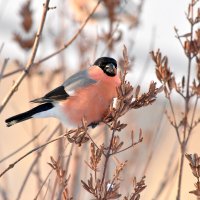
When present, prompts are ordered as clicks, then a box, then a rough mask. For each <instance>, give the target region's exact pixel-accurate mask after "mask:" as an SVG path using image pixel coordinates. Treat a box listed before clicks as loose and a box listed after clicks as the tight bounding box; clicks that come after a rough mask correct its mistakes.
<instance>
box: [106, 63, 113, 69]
mask: <svg viewBox="0 0 200 200" xmlns="http://www.w3.org/2000/svg"><path fill="white" fill-rule="evenodd" d="M114 67H115V65H114V64H112V63H109V64H107V65H106V67H105V68H114ZM115 68H116V67H115Z"/></svg>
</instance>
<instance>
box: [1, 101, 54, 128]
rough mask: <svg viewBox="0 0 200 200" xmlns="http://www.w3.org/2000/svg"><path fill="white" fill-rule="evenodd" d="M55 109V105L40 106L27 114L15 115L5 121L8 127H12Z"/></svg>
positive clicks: (45, 104)
mask: <svg viewBox="0 0 200 200" xmlns="http://www.w3.org/2000/svg"><path fill="white" fill-rule="evenodd" d="M53 107H54V105H53V104H52V103H44V104H41V105H39V106H37V107H35V108H33V109H31V110H29V111H27V112H24V113H21V114H18V115H15V116H13V117H10V118H8V119H6V120H5V122H6V125H7V126H8V127H9V126H12V125H14V124H16V123H19V122H22V121H25V120H28V119H31V118H32V117H33V115H34V114H36V113H39V112H43V111H46V110H49V109H51V108H53Z"/></svg>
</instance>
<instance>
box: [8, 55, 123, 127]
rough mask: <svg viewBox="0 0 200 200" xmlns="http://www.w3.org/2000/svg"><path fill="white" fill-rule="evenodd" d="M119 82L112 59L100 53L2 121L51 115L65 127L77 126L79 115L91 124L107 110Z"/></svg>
mask: <svg viewBox="0 0 200 200" xmlns="http://www.w3.org/2000/svg"><path fill="white" fill-rule="evenodd" d="M120 84H121V81H120V78H119V76H118V74H117V62H116V60H115V59H113V58H110V57H101V58H99V59H97V60H96V61H95V62H94V64H93V65H92V66H91V67H89V68H88V69H85V70H82V71H80V72H78V73H76V74H74V75H72V76H70V77H69V78H68V79H67V80H66V81H65V82H64V83H63V84H62V85H61V86H59V87H57V88H55V89H54V90H52V91H50V92H49V93H47V94H46V95H44V96H43V97H41V98H38V99H34V100H32V101H31V102H32V103H38V104H39V105H38V106H36V107H34V108H33V109H31V110H29V111H27V112H24V113H21V114H18V115H15V116H13V117H10V118H8V119H6V120H5V122H6V125H7V126H8V127H9V126H12V125H14V124H16V123H19V122H22V121H25V120H28V119H31V118H46V117H54V118H57V119H59V120H60V121H61V123H63V124H64V125H65V126H66V127H78V126H80V125H81V124H82V119H83V118H84V119H85V120H86V122H87V124H88V126H92V127H93V126H95V125H97V124H98V123H99V122H101V121H102V119H103V118H104V116H105V115H106V114H107V111H108V109H109V106H110V104H111V103H112V100H113V98H115V97H116V96H117V91H116V88H117V87H118V86H119V85H120Z"/></svg>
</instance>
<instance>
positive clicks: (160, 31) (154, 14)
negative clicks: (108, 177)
mask: <svg viewBox="0 0 200 200" xmlns="http://www.w3.org/2000/svg"><path fill="white" fill-rule="evenodd" d="M188 3H189V1H181V0H177V1H173V0H168V1H163V0H162V1H161V0H151V1H150V0H129V1H127V0H104V1H103V2H102V3H101V4H100V5H99V6H98V8H97V10H96V11H95V13H94V15H93V16H92V17H91V19H90V20H89V22H88V23H87V24H86V26H85V27H84V29H83V31H82V32H81V33H80V34H79V36H78V37H77V39H76V40H75V41H74V42H73V43H72V44H71V45H70V46H69V47H68V48H67V49H66V50H65V51H63V52H62V53H60V54H58V55H57V56H54V57H52V58H50V59H48V60H47V61H45V62H42V63H41V64H38V65H36V66H34V67H33V68H32V69H31V73H30V75H28V76H27V77H26V79H25V80H24V81H23V82H22V84H21V85H20V87H19V88H18V90H17V92H16V93H15V94H14V95H13V97H12V98H11V100H10V101H9V103H8V104H7V106H6V107H5V109H4V110H3V112H2V113H1V115H0V133H1V134H0V170H1V171H3V170H4V169H5V168H6V167H7V166H8V165H9V164H10V163H12V162H14V161H15V160H16V159H17V158H19V157H20V156H22V155H23V154H24V153H26V152H28V151H29V150H31V149H32V148H34V147H36V146H38V145H41V144H43V143H44V142H45V141H46V140H47V138H48V137H50V135H51V134H52V133H53V131H54V129H55V128H56V127H58V128H57V129H56V133H55V135H54V136H58V135H59V134H62V133H63V132H64V131H65V130H64V128H63V127H62V126H61V125H58V121H57V120H56V119H41V120H31V121H27V122H24V123H22V124H17V125H15V126H12V127H10V128H7V127H6V126H5V123H4V120H5V119H6V118H8V117H10V116H11V115H15V114H17V113H19V112H23V111H25V110H26V109H29V108H31V107H32V104H30V103H29V101H30V100H32V99H34V98H37V97H40V96H43V95H44V94H45V93H46V92H48V91H49V90H51V89H53V88H54V87H56V86H58V85H59V84H61V83H62V82H63V81H64V80H65V78H66V77H68V76H69V75H71V74H73V73H75V72H77V71H79V70H80V69H83V68H87V67H89V66H90V65H91V64H92V63H93V62H94V61H95V60H96V58H98V57H101V56H111V57H113V58H115V59H116V60H117V61H118V63H119V66H120V65H122V50H123V45H126V47H127V49H128V55H129V60H130V69H129V73H128V76H127V79H128V81H130V82H131V84H132V85H133V86H136V85H138V84H139V85H140V86H141V90H142V91H143V92H145V91H147V90H148V86H149V83H150V82H151V81H152V80H153V81H155V82H158V86H159V84H160V83H159V81H158V80H157V78H156V75H155V67H154V63H153V62H152V60H151V58H150V55H149V52H150V51H152V50H157V49H158V48H159V49H161V51H162V53H163V54H165V55H167V56H168V58H169V63H170V68H171V70H172V71H174V72H175V76H176V78H177V80H178V81H180V80H181V76H182V75H183V74H184V73H185V72H186V70H187V60H186V58H185V57H184V52H183V49H182V48H181V46H180V44H179V42H178V40H177V39H176V38H175V32H174V27H175V26H176V27H177V28H178V29H179V31H180V32H182V33H186V32H187V31H188V29H189V26H188V23H187V21H186V19H185V11H186V10H187V6H188ZM42 4H43V2H42V1H25V0H18V1H17V2H15V1H11V0H7V1H3V0H0V27H1V29H0V47H1V48H0V49H1V51H0V71H1V74H0V77H1V79H0V94H1V95H0V101H1V102H2V100H3V99H4V97H5V96H6V94H7V92H8V91H9V90H10V89H11V87H12V85H13V83H14V82H15V81H16V80H17V78H18V77H19V75H20V73H21V72H22V70H23V68H24V66H25V65H26V63H27V60H28V58H29V56H30V53H31V47H32V44H33V41H34V36H35V33H36V31H37V28H38V26H39V22H40V18H41V15H42V9H43V6H42ZM96 4H97V1H96V0H87V1H83V0H51V1H50V6H52V9H50V10H49V11H48V14H47V19H46V22H45V26H44V30H43V33H42V38H41V41H40V44H39V48H38V52H37V55H36V59H35V61H36V62H37V61H40V60H41V59H42V58H44V57H46V56H48V55H49V54H51V53H53V52H55V51H56V50H58V49H60V48H61V47H62V46H63V45H64V44H65V43H66V42H67V41H69V40H70V39H71V38H72V37H73V36H74V34H76V32H77V30H78V29H79V27H80V26H81V24H82V23H83V22H84V21H85V19H86V18H87V16H88V15H89V13H90V12H91V11H92V9H93V8H94V6H95V5H96ZM54 7H55V8H54ZM3 66H4V67H3ZM2 69H3V70H2ZM12 72H14V73H12ZM194 72H195V67H194V68H192V73H194ZM10 73H12V75H11V74H10ZM173 103H174V105H175V108H176V111H177V113H181V112H182V109H183V107H182V106H183V104H182V103H183V102H181V101H180V99H178V98H176V96H175V95H174V99H173ZM165 109H168V103H167V101H166V99H165V98H164V95H163V94H160V95H159V96H158V97H157V101H156V102H154V104H153V105H152V106H148V107H145V108H142V109H138V110H132V111H130V112H129V113H128V114H127V115H126V116H125V117H124V118H123V121H124V122H125V123H128V126H127V128H126V129H125V131H123V133H120V138H121V139H122V140H123V141H125V142H126V143H127V144H128V142H129V133H130V131H131V130H132V129H133V130H134V132H135V133H136V135H137V133H139V130H140V128H141V129H142V130H143V137H144V140H143V142H142V143H141V144H138V145H137V146H136V147H135V148H134V149H130V150H128V151H125V152H123V153H121V154H119V155H118V156H117V159H119V160H121V161H125V160H128V164H127V168H126V170H125V171H124V172H123V173H122V174H123V175H122V183H121V188H120V192H122V193H123V194H124V195H127V194H128V193H131V191H132V187H131V180H132V178H133V177H134V176H136V177H137V178H138V179H140V178H141V177H142V176H143V175H146V185H147V188H146V189H145V190H144V192H143V193H142V196H141V199H161V200H167V199H169V200H170V199H175V197H176V192H177V180H178V167H177V166H178V163H179V160H180V149H179V146H178V142H177V137H176V135H175V132H174V129H173V128H172V127H171V126H170V124H169V122H168V119H167V117H166V116H165V114H164V111H165ZM41 130H43V131H41ZM38 133H40V136H39V137H38V138H37V139H35V140H34V141H32V142H30V144H29V145H27V146H26V147H25V148H23V149H21V150H20V151H18V152H17V153H15V154H14V155H13V156H10V157H9V158H6V157H7V156H8V155H10V154H12V153H13V152H15V151H16V150H17V149H19V148H20V147H22V146H23V145H24V144H26V143H27V142H28V141H30V140H31V139H32V138H33V137H35V136H36V135H37V134H38ZM104 133H105V130H104V127H103V126H100V127H98V128H96V129H94V130H91V135H93V136H94V139H95V141H96V142H97V143H98V144H101V143H102V142H103V141H106V139H107V137H108V136H107V135H105V134H104ZM136 138H137V136H136ZM199 141H200V136H199V134H198V127H197V128H196V129H195V131H194V132H193V134H192V136H191V140H190V143H189V145H188V148H187V152H188V153H194V152H197V153H198V152H200V147H199ZM61 152H62V154H61ZM71 154H72V158H71V161H70V167H69V172H68V175H69V174H70V176H71V178H70V181H69V192H70V194H71V195H72V196H73V197H74V199H89V196H88V194H87V193H86V191H84V189H83V188H82V187H81V182H80V180H86V179H87V178H88V177H89V169H88V167H87V166H86V164H85V162H84V161H85V160H88V158H89V144H85V145H83V146H81V147H78V146H76V145H72V144H69V143H68V141H60V142H55V143H53V144H50V145H48V146H47V147H46V148H45V149H44V151H42V153H41V155H39V154H37V152H35V153H33V154H32V155H30V156H29V157H27V158H25V159H24V160H22V161H21V162H20V163H19V164H17V165H16V166H15V167H14V168H13V169H12V170H10V171H9V172H8V173H7V174H5V175H4V176H3V177H2V178H1V180H0V196H1V197H0V199H30V198H31V199H33V198H34V197H35V195H36V194H37V192H38V190H39V188H40V185H41V183H42V182H43V181H44V179H45V177H46V176H47V175H48V173H49V171H50V167H49V165H48V164H47V163H48V162H50V156H53V157H54V158H58V157H59V156H63V158H64V160H65V159H67V158H68V157H69V155H71ZM38 155H39V156H38ZM4 158H6V159H4ZM35 159H37V160H36V161H35ZM34 162H36V163H37V164H35V165H34V166H32V165H33V163H34ZM113 166H114V164H112V163H111V164H110V169H112V168H113ZM31 167H32V168H31ZM111 171H112V170H111ZM54 179H55V174H53V173H52V174H51V175H50V178H49V182H47V183H46V184H45V186H44V189H43V190H42V192H41V195H40V198H41V199H42V197H43V196H44V195H45V191H46V190H45V188H48V184H49V185H51V186H49V187H50V188H51V187H53V186H52V185H53V184H54V182H53V181H54ZM194 182H195V179H194V178H193V176H192V175H191V170H190V168H189V165H188V162H187V161H186V162H185V164H184V173H183V186H182V199H183V200H184V199H191V200H193V199H196V197H195V196H193V195H192V194H189V191H191V190H192V189H193V183H194ZM47 195H48V194H47ZM49 195H50V194H49ZM47 199H51V198H50V196H49V197H48V198H47Z"/></svg>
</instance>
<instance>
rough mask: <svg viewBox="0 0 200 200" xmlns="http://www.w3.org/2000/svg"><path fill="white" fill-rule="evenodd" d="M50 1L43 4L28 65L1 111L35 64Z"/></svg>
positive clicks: (8, 95) (5, 100)
mask: <svg viewBox="0 0 200 200" xmlns="http://www.w3.org/2000/svg"><path fill="white" fill-rule="evenodd" d="M49 2H50V0H46V2H45V3H44V4H43V14H42V19H41V22H40V26H39V28H38V31H37V34H36V37H35V41H34V44H33V48H32V53H31V56H30V58H29V60H28V62H27V64H26V67H25V71H23V72H22V74H21V76H20V77H19V78H18V80H17V81H16V82H15V84H14V85H13V87H12V88H11V90H10V91H9V92H8V94H7V96H6V97H5V98H4V100H3V102H2V104H1V107H0V113H1V112H2V111H3V109H4V108H5V106H6V105H7V103H8V101H9V100H10V99H11V97H12V96H13V94H14V93H15V92H16V91H17V88H18V87H19V85H20V84H21V82H22V81H23V80H24V78H25V77H26V76H27V74H28V72H29V70H30V69H31V67H32V66H33V62H34V59H35V56H36V53H37V49H38V45H39V41H40V37H41V34H42V30H43V27H44V23H45V19H46V15H47V11H48V10H49Z"/></svg>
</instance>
